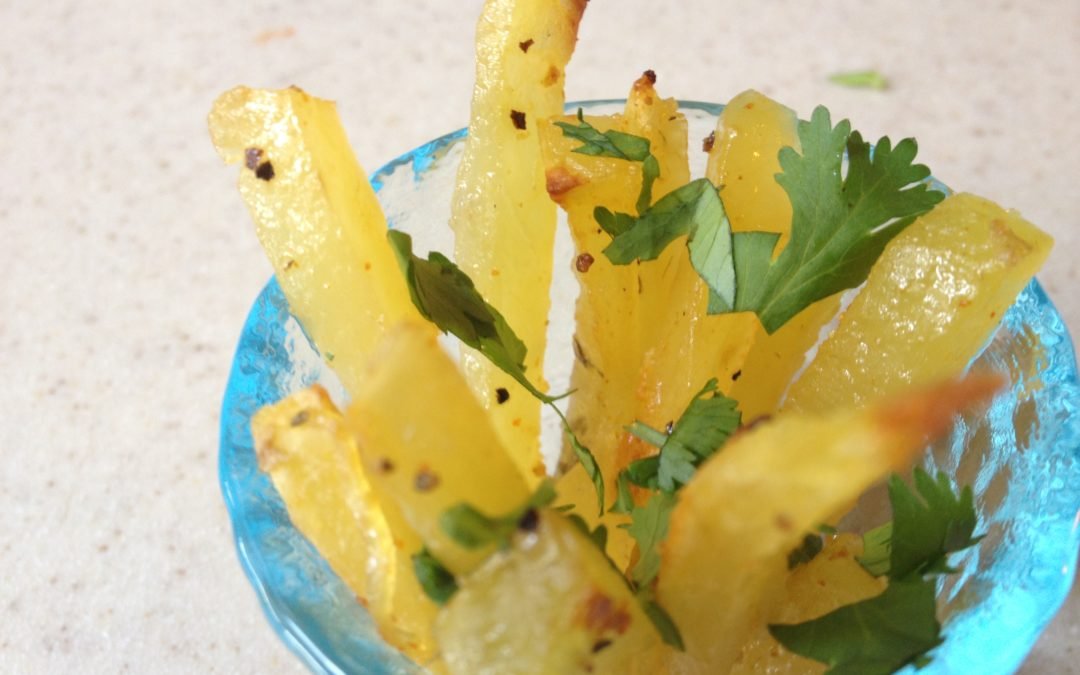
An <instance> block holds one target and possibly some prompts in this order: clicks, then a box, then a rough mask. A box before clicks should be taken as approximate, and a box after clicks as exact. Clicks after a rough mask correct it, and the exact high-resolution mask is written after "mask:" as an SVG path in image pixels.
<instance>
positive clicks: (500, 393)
mask: <svg viewBox="0 0 1080 675" xmlns="http://www.w3.org/2000/svg"><path fill="white" fill-rule="evenodd" d="M509 400H510V392H509V391H507V389H506V387H499V388H498V389H496V390H495V401H496V402H497V403H498V404H499V405H502V404H503V403H506V402H507V401H509Z"/></svg>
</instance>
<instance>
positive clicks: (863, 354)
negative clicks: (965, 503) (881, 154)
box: [784, 194, 1053, 411]
mask: <svg viewBox="0 0 1080 675" xmlns="http://www.w3.org/2000/svg"><path fill="white" fill-rule="evenodd" d="M1052 245H1053V240H1052V239H1051V238H1050V236H1049V235H1047V234H1046V233H1044V232H1042V231H1041V230H1039V229H1038V228H1037V227H1035V226H1034V225H1032V224H1031V223H1029V222H1027V221H1026V220H1024V219H1023V218H1021V217H1020V215H1019V214H1017V213H1016V212H1015V211H1006V210H1005V209H1003V208H1001V207H999V206H997V205H996V204H994V203H993V202H990V201H987V200H985V199H982V198H981V197H976V196H974V195H970V194H957V195H953V196H951V197H949V198H947V199H946V200H945V201H943V202H942V203H940V204H938V205H937V207H936V208H935V209H934V210H933V211H930V212H929V213H927V214H926V215H924V216H922V217H921V218H919V219H918V220H916V221H915V222H914V223H912V224H911V225H909V226H908V228H907V229H906V230H904V231H903V232H902V233H900V234H899V235H898V236H897V237H896V238H895V239H893V240H892V241H891V242H889V245H888V246H886V247H885V250H884V252H882V254H881V257H880V258H878V261H877V263H876V264H875V265H874V268H873V270H871V272H870V276H869V277H868V278H867V280H866V285H865V287H863V289H862V291H860V292H859V295H858V296H856V298H855V300H854V301H853V302H852V303H851V305H850V306H849V307H848V308H847V310H845V312H844V314H843V316H842V317H841V319H840V323H839V325H838V326H837V327H836V330H835V331H833V333H832V335H830V336H829V337H828V338H827V339H826V340H825V342H823V343H822V344H821V346H820V347H819V348H818V352H817V355H816V357H815V358H814V360H813V361H812V362H811V363H810V365H809V366H807V369H806V371H805V372H804V373H803V374H802V376H801V377H800V378H799V379H798V381H796V382H795V384H793V385H792V387H791V391H790V392H789V393H788V397H787V400H786V401H785V402H784V408H785V409H790V410H811V411H824V410H830V409H833V408H836V407H842V406H849V405H859V404H864V403H866V402H868V401H873V400H875V399H877V398H880V397H881V396H887V395H890V394H894V393H897V392H899V391H901V390H903V389H904V388H906V387H910V386H912V385H924V384H926V383H928V382H931V381H934V380H936V379H938V378H941V377H955V376H956V375H958V374H959V373H961V372H963V370H964V369H965V368H966V367H967V366H968V364H969V363H970V362H971V360H972V359H973V358H974V357H975V355H976V354H977V353H978V351H979V349H981V348H982V347H983V346H984V345H985V344H986V341H987V340H988V339H989V338H990V336H991V335H992V334H993V332H994V329H995V328H997V326H998V324H999V323H1000V322H1001V318H1002V316H1003V315H1004V313H1005V310H1007V309H1008V308H1009V306H1010V305H1011V304H1012V303H1013V301H1014V300H1015V299H1016V295H1017V294H1018V293H1019V292H1020V291H1021V290H1022V289H1023V288H1024V286H1025V285H1027V283H1028V282H1029V281H1030V280H1031V278H1032V276H1034V274H1035V272H1036V271H1037V270H1038V269H1039V267H1040V266H1042V263H1043V261H1044V260H1046V257H1047V255H1049V253H1050V248H1051V246H1052Z"/></svg>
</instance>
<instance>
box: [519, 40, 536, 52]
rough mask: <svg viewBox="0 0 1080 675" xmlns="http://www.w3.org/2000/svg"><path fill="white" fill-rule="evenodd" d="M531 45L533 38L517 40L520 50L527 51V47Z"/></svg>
mask: <svg viewBox="0 0 1080 675" xmlns="http://www.w3.org/2000/svg"><path fill="white" fill-rule="evenodd" d="M532 46H533V39H532V38H529V39H528V40H526V41H525V42H519V43H518V47H520V48H521V51H523V52H526V53H528V51H529V47H532Z"/></svg>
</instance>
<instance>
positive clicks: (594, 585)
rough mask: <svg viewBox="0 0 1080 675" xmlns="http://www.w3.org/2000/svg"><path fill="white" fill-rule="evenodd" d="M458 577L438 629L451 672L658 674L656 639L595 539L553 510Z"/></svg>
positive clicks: (478, 674) (467, 674)
mask: <svg viewBox="0 0 1080 675" xmlns="http://www.w3.org/2000/svg"><path fill="white" fill-rule="evenodd" d="M533 515H535V516H536V517H535V518H532V519H530V520H529V521H528V522H524V521H523V523H522V526H519V531H518V533H517V534H516V535H515V536H514V538H513V543H512V545H511V547H510V548H509V549H508V550H506V551H501V552H499V553H496V554H495V555H493V556H492V557H491V559H489V560H488V561H487V562H486V563H484V564H483V565H482V566H481V567H480V568H478V569H477V570H476V571H475V572H473V573H472V574H470V575H468V576H467V577H465V578H463V579H461V580H460V588H459V590H458V592H457V593H456V594H455V595H454V597H453V598H451V599H450V602H449V603H448V604H447V605H446V607H445V608H443V610H442V611H441V612H440V613H439V616H438V619H437V620H436V625H435V635H436V638H437V640H438V642H439V648H440V650H441V652H442V655H443V659H444V660H445V662H446V664H447V667H448V669H449V671H450V672H451V673H454V674H455V675H489V674H490V675H526V674H530V675H532V674H535V675H554V674H556V673H557V674H559V675H571V674H572V673H581V674H582V675H584V674H586V673H620V674H626V675H632V674H633V673H642V674H645V673H648V674H650V675H651V674H652V673H656V672H658V671H657V670H656V668H657V666H658V665H659V664H658V663H657V662H656V660H655V659H656V657H657V655H658V654H659V653H661V652H660V651H659V648H660V646H661V642H660V637H659V635H658V634H657V633H656V631H655V629H654V628H653V626H652V624H651V623H650V622H649V620H648V618H647V617H646V616H645V614H644V612H643V611H642V610H641V608H640V606H639V605H638V602H637V600H636V599H635V598H634V596H633V594H632V593H631V592H630V589H629V588H628V587H627V585H626V582H625V581H624V580H623V579H622V577H621V576H620V575H619V573H618V572H616V571H615V569H614V568H612V566H611V564H610V563H609V562H608V560H607V559H606V558H605V557H604V556H603V554H602V553H601V552H600V550H599V549H597V548H596V545H595V544H594V543H593V542H592V541H590V540H589V539H588V538H587V537H586V536H585V535H584V534H583V533H582V532H581V530H579V529H578V528H577V527H576V526H575V525H573V524H571V523H570V522H569V521H568V520H566V519H565V518H563V517H562V516H560V515H559V514H557V513H555V512H553V511H543V512H533Z"/></svg>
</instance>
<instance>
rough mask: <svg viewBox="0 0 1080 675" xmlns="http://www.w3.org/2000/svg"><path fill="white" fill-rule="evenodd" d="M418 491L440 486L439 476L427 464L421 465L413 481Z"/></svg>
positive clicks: (430, 489) (429, 490) (428, 490)
mask: <svg viewBox="0 0 1080 675" xmlns="http://www.w3.org/2000/svg"><path fill="white" fill-rule="evenodd" d="M413 485H414V486H415V487H416V490H417V492H431V491H432V490H434V489H435V488H437V487H438V486H439V476H438V474H436V473H435V472H434V471H432V470H431V469H430V468H429V467H427V466H421V467H420V470H419V471H417V472H416V479H415V480H414V481H413Z"/></svg>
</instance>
